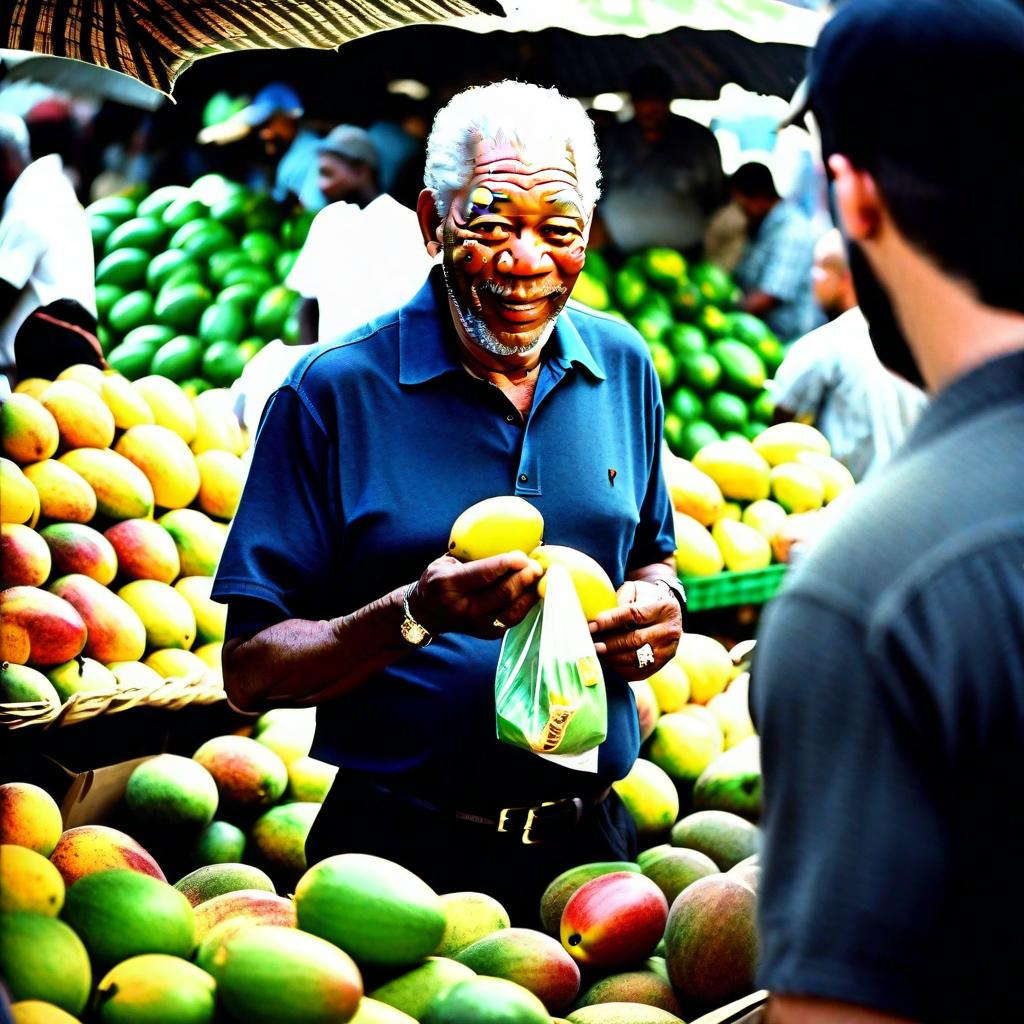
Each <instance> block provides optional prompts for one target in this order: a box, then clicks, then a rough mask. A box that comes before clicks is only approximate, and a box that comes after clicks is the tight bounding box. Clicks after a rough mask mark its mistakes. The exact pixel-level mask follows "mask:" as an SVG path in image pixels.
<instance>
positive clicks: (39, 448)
mask: <svg viewBox="0 0 1024 1024" xmlns="http://www.w3.org/2000/svg"><path fill="white" fill-rule="evenodd" d="M59 443H60V431H59V430H58V427H57V421H56V420H55V419H54V418H53V414H52V413H51V412H50V411H49V409H47V408H46V406H45V405H43V404H42V402H40V401H39V400H38V399H35V398H32V397H31V396H30V395H21V394H17V393H15V394H13V395H8V397H7V398H5V399H4V401H3V402H2V403H0V448H2V449H3V453H4V455H6V456H8V458H11V459H13V460H14V461H15V462H18V463H20V464H21V465H25V464H26V463H28V462H39V461H40V460H42V459H48V458H49V457H50V456H51V455H53V453H54V452H55V451H56V450H57V445H58V444H59Z"/></svg>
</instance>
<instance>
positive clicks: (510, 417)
mask: <svg viewBox="0 0 1024 1024" xmlns="http://www.w3.org/2000/svg"><path fill="white" fill-rule="evenodd" d="M515 421H516V418H515V416H513V415H512V413H509V414H508V415H507V416H506V417H505V422H506V423H515Z"/></svg>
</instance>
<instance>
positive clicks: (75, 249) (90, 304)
mask: <svg viewBox="0 0 1024 1024" xmlns="http://www.w3.org/2000/svg"><path fill="white" fill-rule="evenodd" d="M0 278H3V279H4V280H5V281H7V282H8V284H11V285H13V286H14V287H15V288H19V289H21V295H20V296H19V297H18V301H17V302H16V303H15V306H14V309H13V310H11V314H10V316H8V317H7V319H6V320H4V321H3V322H2V323H0V366H9V365H11V364H13V363H14V337H15V335H16V334H17V333H18V328H19V327H21V325H22V324H23V323H24V322H25V320H26V319H27V318H28V316H29V314H30V313H31V312H32V311H33V310H34V309H36V308H37V307H38V306H45V305H47V304H48V303H50V302H56V301H57V299H74V300H75V301H76V302H79V303H81V304H82V305H83V306H84V307H85V308H86V309H87V310H88V311H89V312H90V313H92V314H93V316H95V315H96V268H95V264H94V262H93V254H92V234H91V233H90V231H89V218H88V216H87V215H86V212H85V210H83V209H82V204H81V203H79V201H78V197H77V196H76V195H75V190H74V189H73V188H72V187H71V183H70V182H69V181H68V179H67V177H66V176H65V174H64V165H63V163H62V162H61V158H60V157H59V156H57V155H56V154H51V155H50V156H44V157H41V158H40V159H39V160H35V161H34V162H32V163H30V164H29V165H28V167H26V168H25V170H24V171H22V172H21V174H20V175H19V177H18V180H17V181H15V183H14V185H13V187H12V188H11V191H10V192H9V193H8V194H7V198H6V200H5V201H4V205H3V212H2V215H0Z"/></svg>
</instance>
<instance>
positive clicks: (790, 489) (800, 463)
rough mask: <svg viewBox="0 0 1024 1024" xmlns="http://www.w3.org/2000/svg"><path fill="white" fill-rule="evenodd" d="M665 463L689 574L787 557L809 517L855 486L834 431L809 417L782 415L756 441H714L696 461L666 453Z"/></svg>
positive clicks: (679, 557) (679, 549) (680, 553)
mask: <svg viewBox="0 0 1024 1024" xmlns="http://www.w3.org/2000/svg"><path fill="white" fill-rule="evenodd" d="M664 464H665V477H666V480H667V482H668V488H669V493H670V494H671V496H672V504H673V506H674V508H675V527H676V545H677V546H676V564H677V567H678V569H679V572H680V574H681V575H682V576H684V577H685V576H691V577H692V576H711V575H714V574H715V573H719V572H721V571H722V570H723V569H725V570H728V571H730V572H743V571H748V570H754V569H764V568H766V567H767V566H768V565H770V564H771V563H772V562H773V561H774V562H786V561H788V560H789V552H790V546H791V544H792V542H793V540H794V539H795V538H798V537H799V536H800V534H801V533H802V532H804V531H805V530H806V529H807V527H806V520H807V518H808V517H810V516H818V515H819V514H820V513H821V511H822V510H823V509H824V508H826V507H827V506H831V505H832V503H833V502H836V501H837V499H840V497H841V496H842V495H846V494H848V493H849V492H850V491H851V490H852V489H853V487H854V479H853V476H852V475H851V473H850V471H849V470H848V469H847V468H846V467H845V466H844V465H843V464H842V463H841V462H839V461H838V460H837V459H834V458H832V455H831V446H830V445H829V442H828V439H827V438H826V437H825V436H824V435H823V434H822V433H821V432H820V431H818V430H816V429H815V428H814V427H812V426H809V425H807V424H804V423H778V424H776V425H775V426H772V427H768V428H766V429H765V430H764V431H762V432H761V433H760V434H758V436H757V437H755V438H754V440H753V441H748V440H746V439H745V438H730V439H729V440H724V441H712V442H711V443H710V444H707V445H705V446H704V447H703V448H701V449H700V450H699V451H698V452H697V453H696V454H695V455H694V457H693V459H692V460H690V461H687V460H686V459H680V458H677V457H676V456H674V455H671V454H666V458H665V462H664ZM836 508H838V505H837V506H836ZM832 511H834V509H833V510H832ZM802 521H803V522H804V524H805V525H804V527H803V528H802V527H801V522H802Z"/></svg>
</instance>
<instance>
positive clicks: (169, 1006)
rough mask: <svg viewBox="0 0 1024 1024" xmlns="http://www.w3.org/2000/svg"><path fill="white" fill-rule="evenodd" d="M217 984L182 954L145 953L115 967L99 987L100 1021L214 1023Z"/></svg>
mask: <svg viewBox="0 0 1024 1024" xmlns="http://www.w3.org/2000/svg"><path fill="white" fill-rule="evenodd" d="M215 989H216V985H215V983H214V980H213V978H211V977H210V976H209V975H208V974H207V973H206V972H205V971H203V970H200V969H199V968H198V967H196V965H195V964H193V963H189V961H188V960H183V959H181V958H180V957H176V956H168V955H167V954H166V953H143V954H142V955H140V956H133V957H129V958H128V959H127V960H122V961H121V962H120V963H119V964H118V965H117V966H116V967H112V968H111V969H110V970H109V971H108V972H107V974H106V975H105V976H104V978H103V979H102V981H100V983H99V986H98V988H97V989H96V1005H97V1006H98V1007H100V1012H99V1016H98V1017H97V1020H98V1021H100V1024H121V1022H123V1021H157V1020H161V1021H172V1020H174V1021H188V1022H189V1024H210V1022H211V1021H212V1020H213V1018H214V1013H215V1010H216V1005H215V1004H216V998H215V995H214V992H215Z"/></svg>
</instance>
